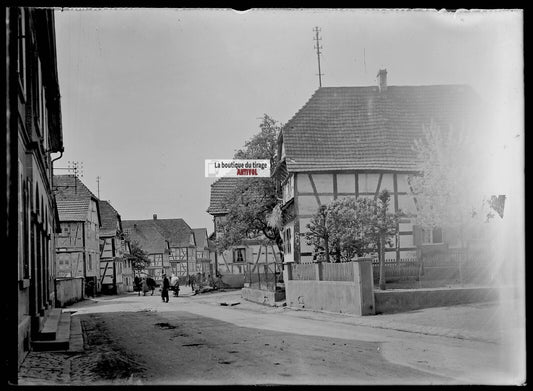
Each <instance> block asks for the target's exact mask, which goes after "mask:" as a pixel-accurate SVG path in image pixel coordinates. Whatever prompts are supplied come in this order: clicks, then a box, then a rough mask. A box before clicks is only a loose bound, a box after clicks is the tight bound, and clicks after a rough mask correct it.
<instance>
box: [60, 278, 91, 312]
mask: <svg viewBox="0 0 533 391" xmlns="http://www.w3.org/2000/svg"><path fill="white" fill-rule="evenodd" d="M84 282H85V281H84V278H83V277H72V278H57V279H56V280H55V285H56V307H58V308H60V307H65V306H67V305H69V304H72V303H75V302H77V301H81V300H83V299H84V293H85V283H84Z"/></svg>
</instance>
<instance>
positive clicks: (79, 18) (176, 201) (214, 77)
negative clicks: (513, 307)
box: [53, 8, 524, 233]
mask: <svg viewBox="0 0 533 391" xmlns="http://www.w3.org/2000/svg"><path fill="white" fill-rule="evenodd" d="M522 18H523V14H522V12H521V11H519V10H514V11H513V10H500V11H498V10H487V11H477V12H468V11H461V12H456V13H453V12H438V11H435V10H433V11H423V10H409V11H408V10H363V9H351V10H325V9H320V10H312V9H305V10H289V9H278V10H266V9H262V10H250V11H247V12H236V11H233V10H222V9H218V10H214V9H165V8H158V9H149V8H137V9H105V10H104V9H100V10H97V9H91V10H83V9H63V10H61V9H57V10H56V12H55V23H56V40H57V59H58V74H59V83H60V91H61V109H62V125H63V140H64V147H65V152H64V154H63V157H62V158H61V159H60V160H58V161H57V162H56V163H55V167H58V168H66V167H68V166H69V165H72V162H74V161H77V162H80V164H83V171H82V172H81V174H83V177H81V178H80V179H81V180H82V181H83V182H84V183H85V184H86V185H87V186H88V187H89V188H90V189H91V190H92V191H93V192H94V193H95V194H97V193H98V186H97V179H96V178H97V177H100V182H99V196H100V198H101V199H103V200H109V201H110V202H111V204H112V205H113V206H114V207H115V209H117V211H118V212H119V213H120V215H121V217H122V219H123V220H130V219H151V218H152V215H153V214H157V215H158V218H183V219H184V220H185V221H186V222H187V223H188V224H189V225H190V226H191V227H192V228H198V227H205V228H207V229H208V231H209V233H210V232H212V230H213V223H212V217H211V216H210V215H209V214H207V212H206V209H207V208H208V206H209V195H210V184H211V183H212V182H213V181H214V179H213V178H206V177H205V173H204V161H205V159H231V158H232V157H233V154H234V152H235V151H236V150H237V149H239V148H242V147H243V146H244V143H245V142H246V140H248V139H250V138H251V137H252V136H253V135H254V134H256V133H257V132H258V131H259V124H260V122H261V118H262V116H263V115H264V114H268V115H269V116H270V117H272V118H274V119H275V120H277V121H279V122H280V123H286V122H287V121H288V120H289V119H290V118H291V117H292V116H293V115H294V114H295V113H296V112H297V111H298V110H299V109H300V108H301V107H302V106H303V105H304V104H305V103H306V102H307V101H308V100H309V98H310V97H311V96H312V94H313V93H314V92H315V91H316V89H317V88H318V76H317V74H318V65H317V53H316V49H315V47H314V45H315V41H314V39H313V38H314V37H315V33H314V32H313V28H314V27H315V26H318V27H319V28H320V37H321V41H320V44H321V46H322V49H321V58H320V62H321V70H322V73H323V74H324V75H323V76H322V86H324V87H333V86H369V85H376V74H377V72H378V70H379V69H382V68H386V69H387V71H388V75H387V76H388V84H389V85H429V84H469V85H471V86H472V87H473V88H474V90H475V91H476V92H477V93H478V94H479V95H480V97H481V98H482V99H483V100H484V101H485V102H486V103H487V107H490V113H491V115H493V116H494V118H493V121H491V122H492V124H493V125H494V126H493V129H491V130H487V133H486V136H485V137H484V138H483V140H482V141H480V142H482V143H483V145H484V146H485V147H486V148H484V150H485V152H486V154H487V156H488V161H490V162H492V163H490V164H492V166H491V167H490V170H491V171H492V172H493V173H494V176H495V178H496V179H495V180H493V181H492V182H491V183H492V185H494V186H496V187H498V188H497V189H495V190H494V191H500V193H498V194H502V193H501V191H502V190H506V189H507V190H508V189H509V188H512V189H513V191H515V192H517V193H520V191H521V190H522V188H521V187H520V186H519V185H517V182H516V179H517V178H518V179H521V176H520V175H521V174H522V173H523V171H521V169H522V166H521V164H522V163H523V162H522V157H523V150H522V145H523V144H522V143H523V135H524V129H523V112H524V106H523V105H524V103H523V74H524V69H523V37H522V33H523V25H522V22H523V19H522ZM53 157H57V155H54V156H53ZM496 161H498V162H499V163H502V162H505V163H504V164H495V162H496ZM69 162H70V163H69ZM509 172H512V173H513V175H509ZM55 173H56V174H64V173H67V171H66V170H56V172H55ZM516 174H518V176H516ZM518 182H520V181H518ZM517 186H518V187H517ZM97 195H98V194H97Z"/></svg>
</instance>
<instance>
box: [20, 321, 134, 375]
mask: <svg viewBox="0 0 533 391" xmlns="http://www.w3.org/2000/svg"><path fill="white" fill-rule="evenodd" d="M82 326H83V334H84V337H85V338H84V340H85V344H84V351H83V353H76V354H73V353H69V352H35V351H31V352H29V353H28V355H27V356H26V358H25V360H24V362H23V363H22V365H21V367H20V369H19V385H81V384H93V385H97V384H107V385H108V384H113V383H118V384H123V383H127V384H134V380H133V379H134V374H135V373H136V372H138V371H139V370H141V368H139V367H138V366H137V365H136V363H135V362H134V361H133V360H131V358H130V357H128V356H127V355H125V354H124V353H123V352H121V351H120V350H118V349H116V347H115V346H114V344H113V343H112V341H110V340H109V339H108V338H107V337H106V332H105V330H102V329H101V328H97V327H96V323H95V322H94V321H93V320H92V318H91V317H90V316H88V317H86V318H85V319H84V320H83V321H82ZM125 379H126V380H125Z"/></svg>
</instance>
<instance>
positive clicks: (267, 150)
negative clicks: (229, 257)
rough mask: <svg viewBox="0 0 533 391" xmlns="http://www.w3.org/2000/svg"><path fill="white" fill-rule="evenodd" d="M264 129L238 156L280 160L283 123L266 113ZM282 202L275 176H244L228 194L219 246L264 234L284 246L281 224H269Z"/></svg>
mask: <svg viewBox="0 0 533 391" xmlns="http://www.w3.org/2000/svg"><path fill="white" fill-rule="evenodd" d="M259 127H260V132H259V133H257V134H256V135H254V136H253V137H252V138H251V139H250V140H248V141H246V143H245V145H244V148H243V149H239V150H238V151H237V152H236V153H235V155H234V158H235V159H268V160H270V164H271V167H273V166H274V164H275V162H276V155H277V138H278V134H279V132H280V131H281V127H282V125H281V124H279V123H278V122H277V121H275V120H273V119H272V118H270V117H269V116H268V115H266V114H265V115H264V116H263V120H262V122H261V124H260V125H259ZM277 203H278V194H277V191H276V184H275V182H274V180H273V179H272V178H243V179H240V180H239V181H238V184H237V186H235V188H234V189H233V190H232V191H231V192H230V193H229V194H228V195H227V197H226V198H225V200H224V205H225V207H226V209H227V210H228V213H227V215H226V221H225V222H223V223H221V225H220V229H221V231H222V233H223V235H220V236H219V237H217V249H218V250H219V251H223V250H226V249H228V248H230V247H231V246H235V245H239V244H240V243H241V242H242V241H243V240H245V239H251V238H258V237H262V236H264V237H265V238H266V240H267V241H271V242H274V243H276V244H277V245H278V248H280V249H282V239H281V235H280V227H279V226H271V225H269V220H270V217H271V214H272V211H273V210H274V208H275V207H276V205H277Z"/></svg>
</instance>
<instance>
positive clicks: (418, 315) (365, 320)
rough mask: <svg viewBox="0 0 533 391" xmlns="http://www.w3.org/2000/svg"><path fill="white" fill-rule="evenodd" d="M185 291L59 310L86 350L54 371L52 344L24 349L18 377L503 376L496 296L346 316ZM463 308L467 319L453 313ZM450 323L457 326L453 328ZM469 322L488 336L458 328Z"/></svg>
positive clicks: (43, 380) (320, 379)
mask: <svg viewBox="0 0 533 391" xmlns="http://www.w3.org/2000/svg"><path fill="white" fill-rule="evenodd" d="M187 295H188V293H187V292H185V293H184V295H183V296H180V297H178V298H176V297H172V296H171V298H170V303H163V302H161V299H160V297H159V296H157V292H156V294H154V296H137V294H134V293H130V294H126V295H121V296H115V297H112V296H107V297H106V296H103V297H97V298H96V299H94V300H85V301H83V302H80V303H77V304H74V305H73V306H71V307H69V308H68V309H67V310H69V311H73V312H74V311H76V312H75V313H74V315H73V316H75V317H80V319H81V321H82V326H83V329H84V338H85V353H84V354H81V355H77V356H73V357H67V356H64V362H63V364H61V365H63V368H66V369H64V370H63V373H62V375H58V367H61V365H59V364H58V362H57V361H58V360H60V358H58V357H61V354H60V353H50V352H47V353H44V352H43V353H39V352H31V353H30V354H29V356H28V358H27V359H26V360H25V362H24V365H23V367H22V370H21V379H20V384H86V383H90V384H117V383H118V384H123V383H126V384H143V385H145V384H149V385H152V384H472V383H474V384H476V383H477V384H498V383H499V382H500V381H501V380H502V379H506V378H507V377H506V376H504V373H505V372H506V371H507V370H508V368H507V369H506V365H510V363H509V360H508V359H507V358H508V355H507V353H506V352H504V351H503V349H504V346H503V345H502V343H501V341H498V337H497V336H498V335H499V330H497V328H498V325H497V322H495V321H494V313H495V312H494V311H496V310H497V305H495V304H477V305H470V306H456V307H445V308H440V309H437V308H431V309H427V310H421V311H413V312H411V313H410V314H391V315H386V316H385V315H384V316H373V317H355V316H349V315H343V314H329V313H318V312H311V311H298V310H292V309H288V308H284V307H277V308H273V307H267V306H262V305H259V304H255V303H251V302H248V301H244V300H242V299H240V292H239V291H229V292H219V293H214V294H204V295H198V296H187ZM237 303H238V304H237ZM223 304H227V305H223ZM232 304H233V305H232ZM461 313H463V315H465V314H468V313H469V314H473V316H472V317H471V318H470V319H469V320H468V319H467V320H465V318H468V316H462V318H463V319H462V320H461ZM406 315H410V316H411V318H412V320H413V321H412V322H411V323H405V322H404V320H405V319H407V318H406ZM452 319H455V320H452ZM431 320H433V322H431ZM417 321H418V326H416V325H415V322H417ZM451 322H455V324H456V326H455V327H461V328H462V329H463V330H462V331H461V330H459V329H456V331H457V332H455V333H454V332H452V329H451V327H453V325H452V323H451ZM476 322H480V324H479V326H478V327H477V328H485V329H486V331H487V333H486V334H483V333H481V334H480V333H477V334H476V333H471V334H468V332H467V330H466V329H476V325H475V323H476ZM424 323H426V324H425V325H424ZM458 323H461V325H458ZM402 324H403V325H404V328H403V330H404V331H399V330H401V329H402V327H401V325H402ZM437 326H440V327H437ZM446 327H448V328H446ZM461 332H462V334H463V335H462V336H461V335H460V334H461ZM483 335H485V336H486V337H483V338H481V337H480V336H483ZM491 335H492V336H493V337H494V338H495V339H493V340H492V341H491V338H490V336H491ZM47 361H48V362H50V366H51V368H49V369H47V368H46V364H45V362H47ZM47 370H48V371H50V370H51V372H49V373H48V374H47ZM36 371H37V372H38V373H37V372H36ZM54 373H55V377H54V376H52V375H53V374H54Z"/></svg>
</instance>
